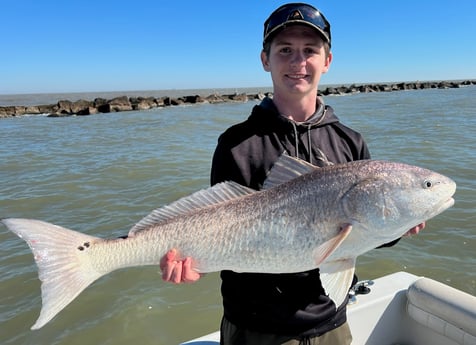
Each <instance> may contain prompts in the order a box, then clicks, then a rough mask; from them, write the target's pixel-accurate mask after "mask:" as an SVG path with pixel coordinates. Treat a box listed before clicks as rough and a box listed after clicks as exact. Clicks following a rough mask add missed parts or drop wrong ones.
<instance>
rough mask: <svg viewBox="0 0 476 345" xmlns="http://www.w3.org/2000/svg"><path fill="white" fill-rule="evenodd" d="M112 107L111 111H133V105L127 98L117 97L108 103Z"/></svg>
mask: <svg viewBox="0 0 476 345" xmlns="http://www.w3.org/2000/svg"><path fill="white" fill-rule="evenodd" d="M107 103H108V104H109V107H110V111H114V112H118V111H129V110H132V104H131V102H129V98H127V96H121V97H116V98H113V99H111V100H109V101H108V102H107Z"/></svg>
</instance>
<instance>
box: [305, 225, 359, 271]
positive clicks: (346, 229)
mask: <svg viewBox="0 0 476 345" xmlns="http://www.w3.org/2000/svg"><path fill="white" fill-rule="evenodd" d="M351 231H352V225H351V224H348V223H346V224H344V225H342V226H341V229H340V231H339V233H338V234H337V236H335V237H333V238H331V239H330V240H329V241H327V242H325V243H323V244H322V245H320V246H319V247H317V248H316V249H315V250H314V253H313V255H314V260H315V264H316V266H319V265H320V264H321V263H322V262H323V261H324V260H325V259H327V258H328V257H329V256H330V255H331V254H332V253H333V252H334V250H336V248H337V247H339V246H340V244H341V243H342V241H344V240H345V239H346V238H347V236H349V234H350V232H351Z"/></svg>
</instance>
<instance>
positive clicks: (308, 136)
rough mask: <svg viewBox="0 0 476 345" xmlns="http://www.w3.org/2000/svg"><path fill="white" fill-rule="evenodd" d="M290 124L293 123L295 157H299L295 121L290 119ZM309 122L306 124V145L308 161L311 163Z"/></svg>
mask: <svg viewBox="0 0 476 345" xmlns="http://www.w3.org/2000/svg"><path fill="white" fill-rule="evenodd" d="M291 124H292V125H293V129H294V144H295V145H294V146H295V147H296V156H295V157H296V158H299V140H298V136H299V134H298V130H297V126H296V123H295V122H294V121H291ZM311 127H312V125H311V124H308V125H307V147H308V150H309V163H310V164H312V144H311Z"/></svg>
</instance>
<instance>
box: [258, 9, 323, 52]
mask: <svg viewBox="0 0 476 345" xmlns="http://www.w3.org/2000/svg"><path fill="white" fill-rule="evenodd" d="M288 24H305V25H309V26H312V27H313V28H315V29H317V30H318V31H319V32H320V33H321V35H322V36H323V37H324V39H325V40H326V41H327V42H328V43H329V46H330V44H331V25H330V24H329V22H328V21H327V19H326V18H325V17H324V15H323V14H322V13H321V12H319V10H318V9H316V8H315V7H313V6H311V5H308V4H304V3H292V4H286V5H283V6H281V7H279V8H278V9H277V10H276V11H274V12H273V13H271V15H270V16H269V18H268V19H267V20H266V21H265V22H264V34H263V43H266V42H267V41H268V40H269V38H270V37H271V35H272V34H273V33H275V32H277V30H279V29H281V28H283V27H285V26H286V25H288Z"/></svg>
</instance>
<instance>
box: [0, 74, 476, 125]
mask: <svg viewBox="0 0 476 345" xmlns="http://www.w3.org/2000/svg"><path fill="white" fill-rule="evenodd" d="M470 85H476V80H463V81H426V82H420V81H415V82H399V83H373V84H361V85H358V84H351V85H343V86H336V87H333V86H329V87H326V88H325V89H323V90H319V92H318V94H319V95H321V96H329V95H346V94H355V93H370V92H392V91H403V90H423V89H449V88H459V87H462V86H470ZM267 96H272V93H270V92H258V93H238V92H235V93H233V94H218V93H213V94H210V95H208V96H200V95H191V96H182V97H174V98H172V97H168V96H164V97H158V98H156V97H153V96H148V97H142V96H137V97H128V96H119V97H114V98H112V99H105V98H100V97H98V98H95V99H94V100H92V101H90V100H84V99H80V100H76V101H71V100H60V101H58V102H57V103H55V104H46V105H11V106H0V118H11V117H18V116H22V115H40V114H41V115H47V116H48V117H66V116H73V115H76V116H87V115H94V114H99V113H113V112H121V111H138V110H147V109H153V108H159V107H167V106H177V105H182V104H200V103H209V104H216V103H225V102H246V101H248V100H261V99H263V98H264V97H267Z"/></svg>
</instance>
